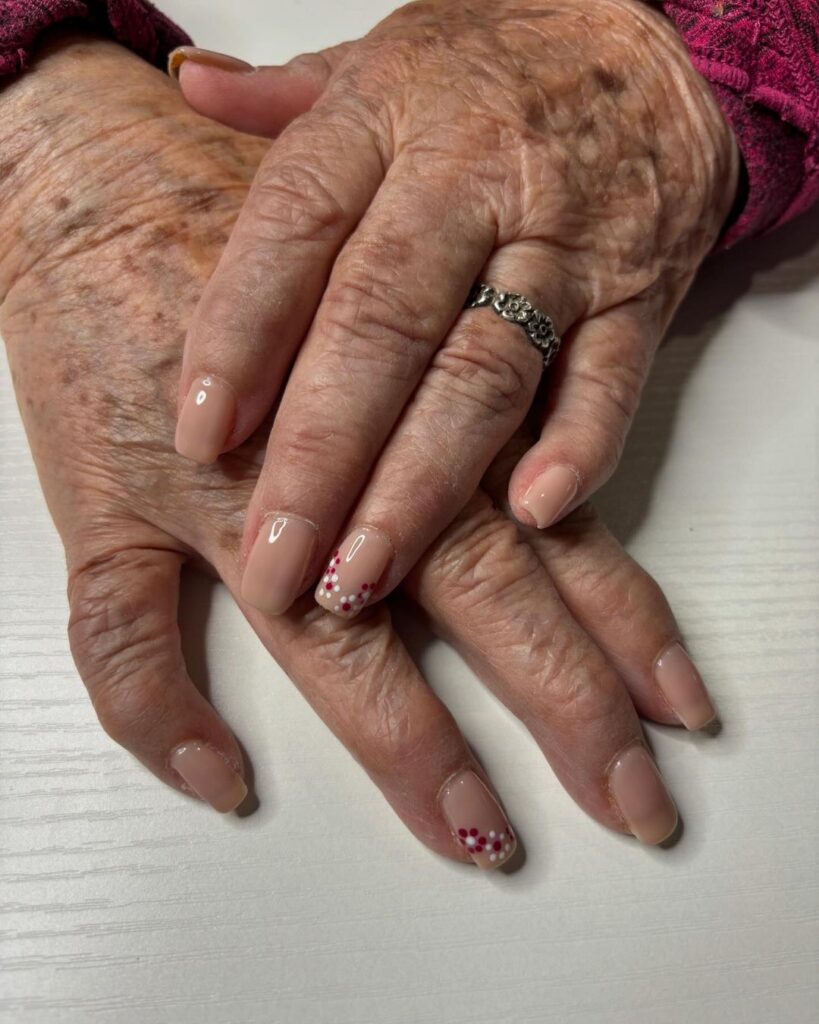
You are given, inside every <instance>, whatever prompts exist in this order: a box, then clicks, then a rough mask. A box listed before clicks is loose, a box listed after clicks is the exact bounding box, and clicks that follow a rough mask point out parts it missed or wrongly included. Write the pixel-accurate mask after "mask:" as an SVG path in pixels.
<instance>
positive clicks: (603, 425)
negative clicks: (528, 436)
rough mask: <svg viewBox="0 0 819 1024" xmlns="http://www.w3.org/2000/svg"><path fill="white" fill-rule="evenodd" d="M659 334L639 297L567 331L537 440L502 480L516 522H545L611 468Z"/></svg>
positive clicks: (651, 312) (591, 489)
mask: <svg viewBox="0 0 819 1024" xmlns="http://www.w3.org/2000/svg"><path fill="white" fill-rule="evenodd" d="M660 336H661V327H660V324H659V322H658V320H657V316H656V315H655V313H654V310H653V309H652V308H651V306H650V305H649V304H648V303H647V302H646V301H644V300H641V299H633V300H631V301H629V302H626V303H624V304H622V305H620V306H615V307H613V308H612V309H609V310H607V311H605V312H603V313H599V314H597V315H596V316H594V317H592V318H591V319H589V320H586V321H584V322H583V323H581V324H580V325H579V326H578V327H576V328H575V329H574V330H573V331H572V332H571V336H570V337H569V338H567V339H566V341H565V344H564V348H563V349H562V350H561V352H560V356H559V357H558V360H557V362H556V363H555V366H554V369H553V371H552V378H551V379H550V381H549V388H550V395H549V401H548V403H547V408H546V413H545V417H544V424H543V429H542V432H541V435H540V440H539V441H537V442H536V443H535V444H534V445H533V446H532V447H531V448H530V449H529V451H528V452H527V453H526V454H525V455H524V456H523V458H522V459H521V460H520V462H519V463H518V464H517V466H516V467H515V470H514V472H513V473H512V477H511V479H510V481H509V503H510V505H511V507H512V511H513V513H514V514H515V516H516V517H517V518H518V519H519V520H520V521H521V522H522V523H525V524H527V525H534V526H537V527H539V528H541V529H542V528H544V527H547V526H550V525H551V524H552V523H555V522H557V521H558V520H560V519H562V518H563V517H564V516H565V515H568V513H569V512H571V511H572V510H573V509H575V508H577V506H578V505H580V504H582V503H583V502H584V501H586V500H587V499H588V498H589V497H591V495H592V494H593V493H594V492H595V491H596V490H597V489H598V488H599V487H601V486H602V485H603V484H604V483H605V482H606V480H608V478H609V477H610V476H611V474H612V473H613V472H614V470H615V468H616V466H617V463H618V462H619V461H620V455H621V453H622V450H623V445H624V444H625V439H626V435H627V434H628V431H629V428H630V427H631V422H632V420H633V418H634V414H635V412H636V411H637V406H638V404H639V402H640V395H641V393H642V390H643V384H644V383H645V380H646V377H647V376H648V371H649V369H650V368H651V363H652V360H653V358H654V353H655V351H656V349H657V346H658V344H659V341H660Z"/></svg>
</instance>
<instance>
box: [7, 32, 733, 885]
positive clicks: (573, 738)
mask: <svg viewBox="0 0 819 1024" xmlns="http://www.w3.org/2000/svg"><path fill="white" fill-rule="evenodd" d="M101 94H102V95H106V96H107V97H109V102H107V103H106V104H103V105H100V104H99V103H97V102H96V98H97V97H98V96H99V95H101ZM32 111H37V112H42V114H39V113H38V114H37V115H36V116H32ZM0 115H2V117H0V125H1V126H2V128H0V136H4V137H0V151H2V152H4V154H7V153H9V154H10V153H12V151H13V159H12V160H9V162H7V164H6V167H7V170H8V174H9V181H10V182H11V183H13V185H14V187H13V188H4V189H3V190H2V192H0V229H2V230H3V231H4V232H5V237H7V238H10V239H12V243H11V244H10V245H9V246H8V248H7V249H6V250H5V251H4V253H3V261H2V263H0V297H1V298H3V300H4V301H3V303H2V307H1V308H0V329H2V332H3V336H4V338H5V339H6V342H7V345H8V354H9V361H10V364H11V368H12V373H13V376H14V381H15V389H16V393H17V397H18V401H19V404H20V410H21V413H22V416H23V420H24V423H25V427H26V430H27V432H28V436H29V439H30V443H31V448H32V452H33V454H34V458H35V460H36V463H37V468H38V471H39V475H40V479H41V481H42V485H43V490H44V492H45V495H46V498H47V500H48V504H49V507H50V509H51V512H52V514H53V516H54V520H55V522H56V524H57V527H58V529H59V531H60V534H61V536H62V539H63V541H64V543H65V548H66V555H67V563H68V574H69V599H70V605H71V618H70V623H69V636H70V641H71V648H72V651H73V654H74V657H75V659H76V662H77V666H78V669H79V671H80V674H81V676H82V678H83V680H84V682H85V684H86V686H87V688H88V690H89V693H90V695H91V698H92V700H93V702H94V706H95V708H96V710H97V713H98V715H99V717H100V720H101V722H102V724H103V726H104V728H105V729H106V730H107V731H108V733H109V734H110V735H111V736H112V737H113V738H114V739H115V740H117V741H118V742H119V743H121V744H122V745H123V746H124V747H126V748H127V749H128V750H129V751H131V752H132V753H133V754H134V755H135V756H136V757H138V758H139V759H140V761H142V762H143V763H144V764H145V765H147V767H148V768H150V770H151V771H153V772H154V773H155V774H156V775H157V776H158V777H159V778H160V779H162V780H163V781H165V782H167V783H168V784H169V785H171V786H174V787H176V788H178V789H182V790H184V791H187V792H192V791H193V792H195V793H197V794H198V795H199V796H201V797H202V798H203V799H205V800H207V801H209V802H210V803H211V804H212V805H213V806H215V807H216V808H217V809H219V810H222V811H226V810H229V809H231V808H232V807H234V806H235V805H236V804H237V803H238V802H239V801H240V800H241V799H242V797H243V795H244V792H245V789H244V784H243V782H242V760H241V754H240V752H239V748H238V746H237V744H236V742H235V740H234V738H233V736H232V735H231V732H230V730H229V728H228V726H227V725H226V724H225V723H224V722H223V721H222V719H221V718H220V717H219V716H218V715H217V713H216V712H215V711H214V709H213V708H212V707H211V706H210V705H209V704H208V703H207V702H206V701H205V699H204V698H203V697H202V695H201V694H200V692H199V691H198V690H197V689H196V687H195V686H194V684H193V682H192V681H191V679H190V677H189V676H188V674H187V671H186V668H185V665H184V661H183V657H182V653H181V648H180V639H179V633H178V626H177V603H178V584H179V574H180V568H181V566H182V565H183V564H185V563H186V562H194V563H197V564H203V565H207V566H210V567H212V569H213V571H215V573H216V574H218V576H220V577H221V578H222V580H224V582H225V584H226V585H227V587H228V588H229V589H230V591H231V592H232V593H233V594H234V596H235V597H236V600H237V602H238V603H239V605H240V607H241V608H242V610H243V611H244V613H245V614H246V616H247V618H248V620H249V621H250V623H251V624H252V626H253V628H254V629H255V631H256V632H257V634H258V635H259V637H260V638H261V640H262V641H263V643H264V644H265V645H266V647H267V648H268V650H269V651H270V652H271V654H272V655H273V656H274V657H275V658H276V659H277V660H278V661H279V662H280V663H281V664H282V666H283V667H284V668H285V670H286V671H287V672H288V674H289V675H290V676H291V677H292V678H293V680H294V681H295V682H296V684H297V686H298V687H299V688H300V690H301V691H302V692H303V694H304V695H305V697H306V698H307V699H308V700H309V701H310V703H311V704H312V705H313V707H314V708H315V709H316V710H317V712H318V713H319V714H320V715H321V717H322V718H323V719H324V720H325V721H326V722H327V724H328V725H329V726H330V728H331V729H332V730H333V731H334V732H335V733H336V735H337V736H339V738H340V739H341V740H342V741H343V742H344V743H345V744H346V745H347V746H348V747H349V749H350V750H351V752H352V753H353V754H354V756H355V757H356V758H357V759H358V761H359V762H360V763H361V764H362V765H363V766H364V768H365V769H366V771H367V772H368V773H369V774H370V776H371V777H372V778H373V780H374V781H375V783H376V784H377V785H378V786H379V787H380V789H381V790H382V792H383V793H384V795H385V797H386V798H387V800H388V801H389V802H390V804H391V805H392V806H393V808H394V809H395V810H396V812H397V813H398V814H399V815H400V816H401V818H402V819H403V820H404V822H405V823H406V824H407V826H408V827H409V828H410V829H411V830H412V831H413V832H414V833H415V834H416V835H417V836H418V837H419V838H420V839H421V840H422V841H423V842H424V843H426V844H427V845H428V846H430V847H431V848H432V849H434V850H436V851H437V852H439V853H441V854H443V855H445V856H448V857H452V858H454V859H459V860H468V859H469V858H470V857H472V858H473V859H474V860H475V861H476V862H477V863H478V864H479V865H480V866H482V867H494V866H497V865H498V864H500V863H501V862H502V861H504V860H506V859H508V857H509V856H511V853H512V849H513V847H514V842H515V840H514V833H513V832H512V831H511V830H510V827H509V824H508V822H507V820H506V818H505V816H504V814H503V812H502V811H501V809H500V806H499V804H498V803H497V802H496V800H495V798H494V796H493V795H492V792H491V784H490V783H489V780H488V779H487V778H486V775H485V773H484V772H483V770H482V768H481V767H480V765H479V764H478V762H477V760H476V758H475V757H474V755H473V754H472V753H471V751H470V749H469V747H468V745H467V743H466V740H465V739H464V737H463V735H462V734H461V733H460V731H459V729H458V727H457V725H456V723H455V722H454V720H453V718H452V716H451V715H450V713H449V712H448V710H447V709H446V707H445V706H444V705H443V704H442V703H441V701H440V700H439V699H438V698H437V697H436V696H435V695H434V693H433V692H432V691H431V690H430V689H429V687H428V686H427V685H426V683H425V682H424V680H423V679H422V677H421V675H420V674H419V672H418V670H417V668H416V666H415V665H414V664H413V662H412V661H411V659H410V658H409V656H408V654H407V652H406V650H405V649H404V647H403V645H402V644H401V642H400V640H399V638H398V637H397V635H396V633H395V632H394V630H393V628H392V626H391V624H390V620H389V615H388V612H387V609H386V607H380V608H374V609H372V610H371V611H368V612H367V613H366V614H365V615H364V616H362V617H361V618H360V619H359V620H358V621H357V622H355V623H352V624H349V623H343V622H340V621H339V620H338V619H336V618H334V617H333V616H327V615H325V614H323V613H322V612H320V611H319V610H318V609H317V608H316V607H315V605H314V604H313V602H312V601H311V600H310V599H309V597H307V598H304V599H302V600H301V601H300V602H297V603H296V605H295V606H294V607H293V609H292V610H291V611H290V612H289V613H287V614H285V615H282V616H279V617H276V618H271V617H267V616H265V615H263V614H262V613H260V612H259V611H257V610H255V609H254V608H252V607H251V606H250V605H249V604H248V603H247V602H246V601H244V600H243V599H242V597H241V596H240V572H239V565H238V558H237V555H238V549H239V545H240V537H241V530H242V515H243V511H244V508H245V506H246V503H247V500H248V498H249V495H250V493H251V491H252V489H253V486H254V484H255V482H256V478H257V476H258V471H259V467H260V463H261V451H262V447H263V444H264V434H263V432H261V431H260V432H257V433H256V434H255V435H254V436H253V437H251V438H250V439H248V441H247V442H246V443H245V444H243V445H242V446H241V447H240V448H238V449H237V450H236V451H235V452H234V453H232V454H231V455H230V456H228V457H226V458H224V459H222V460H220V462H219V463H218V464H217V465H215V466H212V467H199V466H196V465H194V464H193V463H182V464H180V460H179V457H178V456H177V455H176V453H175V452H174V451H173V449H172V447H171V445H170V443H169V442H168V439H167V434H168V427H169V424H170V423H171V421H172V417H173V406H174V392H175V386H176V379H177V375H178V370H179V357H180V356H181V348H182V328H181V326H180V325H181V323H182V322H183V321H184V320H185V319H186V318H187V316H188V315H189V314H190V312H191V311H192V310H193V308H194V305H195V302H196V299H197V298H198V296H199V294H200V292H201V289H202V286H203V284H204V282H205V280H206V278H207V275H208V274H209V273H210V272H211V270H212V267H213V264H214V262H215V260H216V257H217V255H218V252H219V251H220V250H221V248H222V246H223V244H224V241H225V237H226V234H227V232H228V230H229V228H230V226H231V224H232V222H233V220H234V219H235V216H236V214H237V213H238V211H239V208H240V206H241V203H242V201H243V199H244V197H245V194H246V190H247V186H248V183H249V181H250V179H251V177H252V173H253V171H254V170H255V167H256V165H257V163H258V160H259V158H260V157H261V152H262V148H263V147H262V146H260V144H259V142H258V140H253V139H249V138H248V137H246V136H241V135H238V134H236V133H235V132H233V131H230V130H228V129H225V128H222V127H219V126H215V125H213V123H211V122H207V121H205V120H203V119H202V118H200V117H198V116H197V115H195V114H192V113H191V112H190V111H189V110H187V109H186V108H185V107H184V104H182V102H181V99H180V98H179V96H178V93H177V92H176V90H175V89H173V88H172V87H171V85H170V84H169V83H168V82H167V80H165V79H163V77H162V76H161V75H159V74H158V73H157V72H156V71H154V70H153V69H151V68H149V67H148V66H147V65H145V64H143V63H141V62H140V61H139V60H137V59H136V58H134V57H132V56H131V55H129V54H128V53H126V52H125V51H124V50H121V49H119V48H118V47H116V46H114V45H112V44H109V43H106V42H91V41H87V42H84V41H75V40H69V41H67V42H66V43H64V44H63V45H61V46H60V47H59V48H58V49H56V50H55V52H53V53H52V54H50V55H48V56H46V57H45V58H43V59H42V60H41V61H40V63H39V66H38V67H37V69H36V70H35V71H34V72H33V73H32V74H31V75H29V76H26V77H24V78H22V79H20V80H19V81H18V82H16V83H15V84H14V85H12V86H11V87H9V89H7V90H6V91H5V92H4V93H3V94H0ZM24 125H27V126H28V128H29V130H28V131H27V132H20V131H19V129H20V127H21V126H24ZM55 126H56V128H55ZM35 168H36V171H37V173H36V174H35V173H34V169H35ZM114 170H116V173H113V171H114ZM114 321H116V329H115V330H114V329H112V324H113V323H114ZM505 458H506V460H507V462H508V460H510V459H511V460H512V461H514V458H515V455H514V453H513V452H512V451H511V450H510V451H508V452H507V453H506V454H505ZM507 478H508V469H505V467H504V465H503V460H501V461H500V462H498V463H496V465H495V466H494V467H493V469H492V471H491V472H490V474H489V475H488V477H487V481H486V487H487V488H488V490H487V491H479V492H478V493H476V494H475V495H473V496H472V498H471V500H470V501H469V503H468V504H467V507H466V508H465V509H464V511H463V512H462V513H461V514H460V515H459V517H458V518H457V519H456V521H455V522H454V523H453V524H452V526H451V527H450V528H449V529H448V530H447V531H446V532H445V533H444V535H443V536H442V537H441V538H440V539H439V540H438V541H437V542H436V544H435V545H434V546H433V547H432V548H431V549H430V551H428V552H427V553H426V554H425V555H424V557H423V559H422V560H421V562H420V563H419V565H418V566H417V567H416V568H415V570H414V572H413V574H412V576H411V578H410V580H409V581H408V586H409V587H410V590H411V592H412V594H413V595H414V596H415V598H416V599H417V600H418V601H419V603H420V604H421V605H422V607H424V608H425V609H426V611H427V612H428V613H429V614H430V616H431V618H432V620H433V622H434V623H435V624H436V625H437V627H438V628H439V629H440V630H441V631H442V632H444V633H446V634H447V635H448V636H450V637H451V639H452V641H453V642H454V643H456V644H457V645H458V646H459V648H460V649H461V650H462V651H463V652H464V654H465V656H466V657H467V658H468V659H469V661H470V663H471V664H472V665H473V666H474V667H475V670H476V672H477V673H478V674H479V675H480V676H481V677H483V679H484V680H485V681H486V683H487V684H488V685H489V686H490V687H491V688H492V690H493V691H494V692H495V693H496V694H497V695H498V696H499V698H500V699H501V700H502V701H503V702H504V703H505V704H507V706H509V707H510V708H511V709H512V710H513V712H514V713H515V714H517V715H518V716H519V717H520V718H521V720H522V721H523V722H524V723H525V724H526V726H527V727H528V728H529V730H530V731H531V733H532V735H533V736H534V738H535V740H536V741H537V742H538V744H539V745H540V746H541V748H542V749H543V751H544V753H545V754H546V756H547V757H548V759H549V761H550V762H551V764H552V766H553V767H554V769H555V771H556V772H557V774H558V775H559V777H560V779H561V781H562V782H563V784H564V785H565V786H566V788H567V789H568V790H569V792H570V793H571V794H572V795H573V796H574V798H575V799H576V800H577V801H578V802H579V803H580V805H581V806H582V807H583V808H584V809H585V810H586V811H588V813H589V814H591V815H592V816H593V817H595V818H596V819H597V820H598V821H600V822H602V823H603V824H605V825H607V826H609V827H611V828H614V829H617V830H620V831H627V832H632V833H633V834H635V835H636V836H637V837H638V838H639V839H641V840H643V841H645V842H649V843H654V842H659V841H660V840H662V839H663V838H665V836H666V835H668V833H669V832H670V831H671V830H672V829H673V827H674V823H675V820H676V812H675V810H674V805H673V803H672V802H671V799H670V797H669V796H668V794H667V793H666V790H665V788H664V786H663V783H662V781H661V778H660V775H659V773H658V771H657V769H656V767H655V764H654V760H653V758H652V757H651V755H650V753H649V752H648V750H647V747H646V746H645V744H644V740H643V736H642V731H641V727H640V721H639V718H638V712H639V713H641V714H643V715H645V716H647V717H650V718H652V719H655V720H657V721H660V722H666V723H669V724H671V723H677V722H679V721H683V722H684V723H685V724H686V725H688V726H689V727H696V726H698V725H701V724H703V722H704V721H705V720H706V719H708V718H710V717H711V715H712V714H713V709H712V708H711V705H710V703H709V701H708V698H707V696H706V694H705V691H704V690H703V688H702V684H701V682H700V681H699V678H698V677H697V675H696V671H695V670H694V669H693V666H691V664H690V662H689V661H688V660H687V657H686V655H685V654H684V652H683V649H682V647H681V646H680V645H679V635H678V631H677V627H676V625H675V623H674V619H673V617H672V615H671V613H670V611H669V609H668V606H667V604H666V602H665V600H664V599H663V597H662V594H661V593H660V591H659V589H658V587H657V585H656V584H655V583H654V582H653V581H652V580H651V579H650V578H649V577H648V576H647V575H646V574H645V573H644V572H643V571H642V570H641V569H640V568H639V567H638V566H636V565H635V563H634V562H633V561H631V560H630V559H629V558H628V557H627V556H626V555H625V554H624V553H623V551H622V550H621V549H620V548H619V547H618V545H617V544H616V542H615V541H614V540H613V539H612V538H611V537H610V536H609V535H608V534H607V532H606V531H605V529H604V528H603V527H602V526H601V524H600V523H599V522H598V521H597V520H596V519H595V518H594V516H593V514H592V513H591V512H590V511H588V509H586V510H584V511H581V512H578V513H577V514H576V515H575V516H573V517H571V519H568V520H566V521H565V522H564V523H563V524H561V526H560V527H559V528H558V529H557V530H555V531H553V532H550V533H549V534H548V535H539V534H537V533H536V531H524V532H525V534H526V536H525V538H524V536H523V534H522V533H521V531H520V528H519V527H518V526H517V525H516V524H514V523H513V521H512V520H511V519H510V518H509V517H508V516H507V515H506V514H505V513H504V512H503V511H501V510H499V509H498V507H497V506H496V505H495V504H493V501H492V499H491V497H490V495H492V494H494V495H495V496H496V497H502V496H503V492H504V491H505V487H506V480H507ZM672 704H674V705H675V706H676V714H675V712H674V711H673V710H672ZM487 787H489V788H487ZM473 829H474V830H475V833H474V834H473V832H472V830H473ZM493 833H494V835H493ZM501 833H503V838H501ZM482 840H483V841H482Z"/></svg>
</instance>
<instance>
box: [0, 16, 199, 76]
mask: <svg viewBox="0 0 819 1024" xmlns="http://www.w3.org/2000/svg"><path fill="white" fill-rule="evenodd" d="M66 21H71V22H74V23H78V22H79V23H85V24H87V25H89V26H91V27H93V28H94V29H95V31H98V32H102V33H103V34H105V35H108V36H110V37H111V38H113V39H116V40H117V42H120V43H123V44H124V45H125V46H127V47H129V48H130V49H132V50H134V51H135V52H136V53H138V54H140V56H142V57H144V58H145V59H146V60H149V61H150V62H151V63H152V64H157V65H160V66H162V65H163V64H164V63H165V60H166V58H167V56H168V53H169V52H170V51H171V50H172V49H173V48H174V47H175V46H182V45H184V44H185V43H189V42H190V39H189V38H188V37H187V36H186V35H185V33H184V32H183V31H182V30H181V29H180V28H177V26H176V25H174V23H173V22H172V21H171V20H170V19H169V18H166V17H165V15H164V14H161V13H160V12H159V11H158V10H157V9H156V8H155V7H154V6H153V4H151V3H148V0H0V76H3V75H14V74H17V72H19V71H24V70H25V68H26V67H27V66H28V63H29V60H30V58H31V54H32V52H33V50H34V47H35V45H36V42H37V39H38V37H39V36H40V35H42V33H43V32H45V31H46V29H49V28H51V27H53V26H54V25H59V24H61V23H62V22H66Z"/></svg>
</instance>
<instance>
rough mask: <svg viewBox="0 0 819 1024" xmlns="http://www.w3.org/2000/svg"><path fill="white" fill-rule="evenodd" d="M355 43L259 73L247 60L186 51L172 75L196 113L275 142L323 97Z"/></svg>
mask: <svg viewBox="0 0 819 1024" xmlns="http://www.w3.org/2000/svg"><path fill="white" fill-rule="evenodd" d="M349 46H350V44H349V43H339V45H338V46H332V47H330V48H329V49H327V50H322V52H321V53H303V54H301V55H300V56H298V57H294V58H293V60H291V61H289V62H288V63H287V64H282V65H276V66H271V67H260V68H254V67H252V66H251V65H250V64H246V63H245V62H244V61H239V60H236V58H234V57H225V56H223V55H222V54H216V53H212V52H211V51H210V50H201V49H199V48H198V47H195V46H180V47H178V48H177V49H176V50H174V51H173V52H172V53H171V55H170V57H169V58H168V72H169V74H170V75H171V76H172V77H173V78H177V79H178V80H179V85H180V88H181V89H182V95H183V96H184V97H185V99H186V100H187V101H188V103H189V104H190V105H191V107H193V109H194V110H195V111H197V112H198V113H200V114H204V115H205V117H209V118H211V119H212V120H214V121H220V122H221V123H222V124H226V125H227V126H228V127H229V128H234V129H236V130H237V131H241V132H249V133H250V134H253V135H263V136H266V137H267V138H275V136H277V135H278V134H279V133H280V132H281V131H282V130H283V129H284V128H286V127H287V125H288V124H289V123H290V122H291V121H292V120H294V119H295V118H296V117H298V116H299V114H303V113H304V112H305V111H307V110H309V109H310V107H312V106H313V104H314V103H315V102H316V100H317V99H318V98H319V96H321V94H322V92H324V89H325V87H326V85H327V82H328V81H329V79H330V76H331V75H332V73H333V71H334V70H335V68H336V67H337V66H338V65H339V63H340V62H341V60H342V59H343V57H344V54H345V53H346V52H347V49H348V47H349Z"/></svg>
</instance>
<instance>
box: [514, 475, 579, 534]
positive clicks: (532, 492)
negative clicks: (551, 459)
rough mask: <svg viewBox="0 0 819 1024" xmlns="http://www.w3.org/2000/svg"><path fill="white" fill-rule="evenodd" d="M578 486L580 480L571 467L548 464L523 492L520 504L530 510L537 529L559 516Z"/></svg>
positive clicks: (547, 524)
mask: <svg viewBox="0 0 819 1024" xmlns="http://www.w3.org/2000/svg"><path fill="white" fill-rule="evenodd" d="M579 486H580V481H579V480H578V479H577V473H575V471H574V470H573V469H569V467H568V466H549V468H548V469H547V470H546V471H545V472H544V473H541V474H540V476H539V477H537V479H536V480H535V482H534V483H533V484H532V486H531V487H530V488H529V490H528V491H527V492H526V494H524V496H523V498H522V499H521V505H523V507H524V508H525V509H527V510H528V511H529V512H531V514H532V516H533V518H534V520H535V522H536V523H537V526H538V529H539V530H542V529H543V528H544V527H545V526H551V525H552V523H553V522H554V521H555V520H556V519H559V518H560V514H561V512H563V510H564V509H565V508H566V506H567V505H568V504H569V502H570V501H571V500H572V498H573V497H574V496H575V494H577V489H578V487H579Z"/></svg>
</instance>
